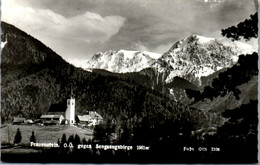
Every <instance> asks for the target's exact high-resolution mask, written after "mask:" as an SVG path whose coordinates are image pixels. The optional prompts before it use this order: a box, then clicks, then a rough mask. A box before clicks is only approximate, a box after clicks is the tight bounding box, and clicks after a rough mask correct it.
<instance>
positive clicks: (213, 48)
mask: <svg viewBox="0 0 260 165" xmlns="http://www.w3.org/2000/svg"><path fill="white" fill-rule="evenodd" d="M253 52H256V50H255V49H254V48H253V47H252V46H250V45H248V44H245V43H242V42H238V41H236V42H232V41H229V40H227V39H223V38H221V39H214V38H207V37H203V36H199V35H191V36H189V37H186V38H184V39H182V40H180V41H177V42H176V43H174V45H173V46H172V47H171V48H170V49H169V50H168V51H167V52H165V53H163V54H162V55H160V54H156V53H151V52H140V51H126V50H120V51H108V52H99V53H97V54H95V55H94V56H93V57H92V59H91V60H89V61H87V62H86V64H85V65H83V66H82V68H84V69H86V70H89V69H103V70H107V71H110V72H113V73H131V72H141V71H142V70H147V69H148V68H151V69H152V70H154V72H155V74H157V75H158V76H157V77H161V78H160V80H157V81H160V82H161V83H163V84H167V83H171V82H172V81H173V80H174V77H181V78H184V79H186V80H188V81H190V82H192V83H195V84H196V85H201V77H205V76H209V75H210V74H213V73H214V72H216V71H219V70H221V69H223V68H229V67H231V66H233V65H234V64H235V63H236V62H237V60H238V56H239V55H241V54H252V53H253Z"/></svg>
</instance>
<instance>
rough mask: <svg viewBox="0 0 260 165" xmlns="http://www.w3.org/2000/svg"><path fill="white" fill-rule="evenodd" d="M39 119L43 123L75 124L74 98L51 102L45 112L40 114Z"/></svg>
mask: <svg viewBox="0 0 260 165" xmlns="http://www.w3.org/2000/svg"><path fill="white" fill-rule="evenodd" d="M40 119H41V120H42V121H43V124H69V125H72V124H75V98H70V99H67V102H61V103H58V104H52V105H51V106H50V108H49V110H48V112H47V114H44V115H42V116H41V117H40Z"/></svg>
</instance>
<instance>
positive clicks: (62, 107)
mask: <svg viewBox="0 0 260 165" xmlns="http://www.w3.org/2000/svg"><path fill="white" fill-rule="evenodd" d="M66 109H67V103H66V102H61V103H58V104H52V105H51V106H50V108H49V111H48V112H65V111H66Z"/></svg>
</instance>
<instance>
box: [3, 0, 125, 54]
mask: <svg viewBox="0 0 260 165" xmlns="http://www.w3.org/2000/svg"><path fill="white" fill-rule="evenodd" d="M18 3H19V1H13V0H3V1H2V20H3V21H6V22H7V23H11V24H13V25H15V26H17V27H18V28H20V29H22V30H24V31H25V32H27V33H29V34H31V35H32V36H34V37H36V38H38V39H39V40H41V41H43V42H44V43H45V44H46V45H48V46H50V47H51V45H49V43H51V41H52V40H55V41H58V43H60V44H62V43H63V42H73V41H74V40H78V41H83V42H85V43H93V42H94V43H97V42H101V43H104V42H106V41H108V40H109V39H110V38H111V37H112V36H114V35H115V34H117V33H118V32H119V30H120V28H121V27H122V26H123V25H124V23H125V21H126V18H124V17H121V16H117V15H113V16H105V17H103V16H101V15H99V14H97V13H94V12H89V11H86V12H85V13H83V14H81V15H77V16H73V17H68V18H67V17H64V16H63V15H61V14H58V13H55V12H53V11H52V10H49V9H41V8H32V7H28V6H22V4H18ZM56 51H58V52H59V50H56Z"/></svg>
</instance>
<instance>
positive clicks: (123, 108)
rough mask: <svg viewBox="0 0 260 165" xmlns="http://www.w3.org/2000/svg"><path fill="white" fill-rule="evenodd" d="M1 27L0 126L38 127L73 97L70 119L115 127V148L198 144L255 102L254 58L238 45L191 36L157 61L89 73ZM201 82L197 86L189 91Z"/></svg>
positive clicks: (138, 56)
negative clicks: (25, 122) (171, 141)
mask: <svg viewBox="0 0 260 165" xmlns="http://www.w3.org/2000/svg"><path fill="white" fill-rule="evenodd" d="M1 27H2V36H1V37H2V39H3V40H2V44H1V46H2V51H1V57H2V61H1V71H2V85H1V96H2V97H1V98H2V99H1V119H2V120H1V121H2V123H3V122H11V121H12V119H13V117H16V116H22V117H25V118H32V119H37V118H38V117H39V116H40V115H41V114H43V113H45V112H46V111H48V109H49V107H50V106H51V104H56V103H59V102H63V101H64V100H66V99H67V98H68V97H70V95H71V91H73V97H75V98H76V114H84V113H85V111H88V110H96V111H97V112H99V113H100V114H101V115H102V117H103V118H104V122H105V123H106V124H109V123H110V122H111V120H112V119H113V120H116V122H117V126H116V127H115V128H114V129H115V130H114V131H115V132H120V133H121V135H122V137H119V140H123V137H124V136H126V137H129V136H130V135H131V134H134V135H135V136H134V137H133V138H134V139H135V140H136V141H137V142H140V144H143V143H144V144H146V143H148V142H149V141H147V139H150V138H149V137H150V136H152V135H153V137H154V138H153V139H150V140H155V141H158V142H160V140H159V139H164V138H166V139H167V137H169V136H173V137H174V138H176V137H179V136H182V135H183V134H186V136H190V135H191V132H192V131H193V134H194V135H195V134H196V131H197V130H201V129H203V131H202V133H203V136H204V135H206V134H207V130H209V129H208V128H210V130H212V128H214V129H213V130H217V128H220V127H221V126H222V125H224V124H225V123H226V122H227V121H228V119H227V118H225V117H223V116H222V113H223V112H226V111H231V110H232V109H238V110H239V108H240V107H242V106H243V107H244V106H249V105H251V104H255V101H254V102H252V100H257V90H256V89H257V84H258V82H257V75H258V66H257V59H258V55H257V53H252V52H254V51H255V50H254V49H253V48H251V47H250V46H248V45H245V44H242V43H240V42H236V43H230V42H227V41H225V43H224V40H217V39H211V38H206V37H202V36H198V35H192V36H190V37H187V38H185V39H183V40H181V41H178V42H176V43H175V44H174V45H173V46H172V47H171V48H170V49H169V51H167V52H166V53H164V54H162V55H160V54H155V53H150V52H139V51H125V50H121V51H109V52H105V53H97V54H96V55H94V56H93V58H92V62H91V61H90V62H88V64H87V65H88V66H92V67H93V66H95V67H97V68H95V67H94V68H92V69H91V72H90V71H86V70H84V69H82V68H76V67H74V66H73V65H71V64H69V63H68V62H66V61H65V60H63V59H62V57H60V56H59V55H58V54H56V53H55V52H54V51H52V50H51V49H50V48H48V47H46V46H45V45H44V44H43V43H41V42H40V41H38V40H37V39H35V38H33V37H32V36H30V35H28V34H26V33H25V32H23V31H21V30H19V29H18V28H16V27H14V26H13V25H10V24H8V23H5V22H2V23H1ZM227 43H228V44H229V45H227ZM241 54H251V55H241ZM106 60H109V61H106ZM104 62H105V64H103V63H104ZM117 64H118V66H117ZM142 64H145V65H142ZM106 69H107V70H106ZM108 69H111V70H110V71H108ZM212 73H213V74H212ZM200 79H201V80H202V82H203V83H204V84H203V85H202V86H200V84H199V83H198V82H197V83H196V81H197V80H200ZM231 102H232V104H231ZM162 128H163V129H162ZM169 129H170V130H174V135H173V134H172V132H171V131H168V130H169ZM122 130H124V131H123V133H122ZM147 130H148V132H147ZM157 131H159V132H157ZM194 132H195V133H194ZM211 133H212V132H211ZM214 133H216V131H215V132H214ZM129 134H130V135H129ZM200 136H202V135H200ZM145 137H147V138H145ZM203 138H204V137H203ZM124 140H129V138H127V139H124ZM123 142H125V141H123Z"/></svg>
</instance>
